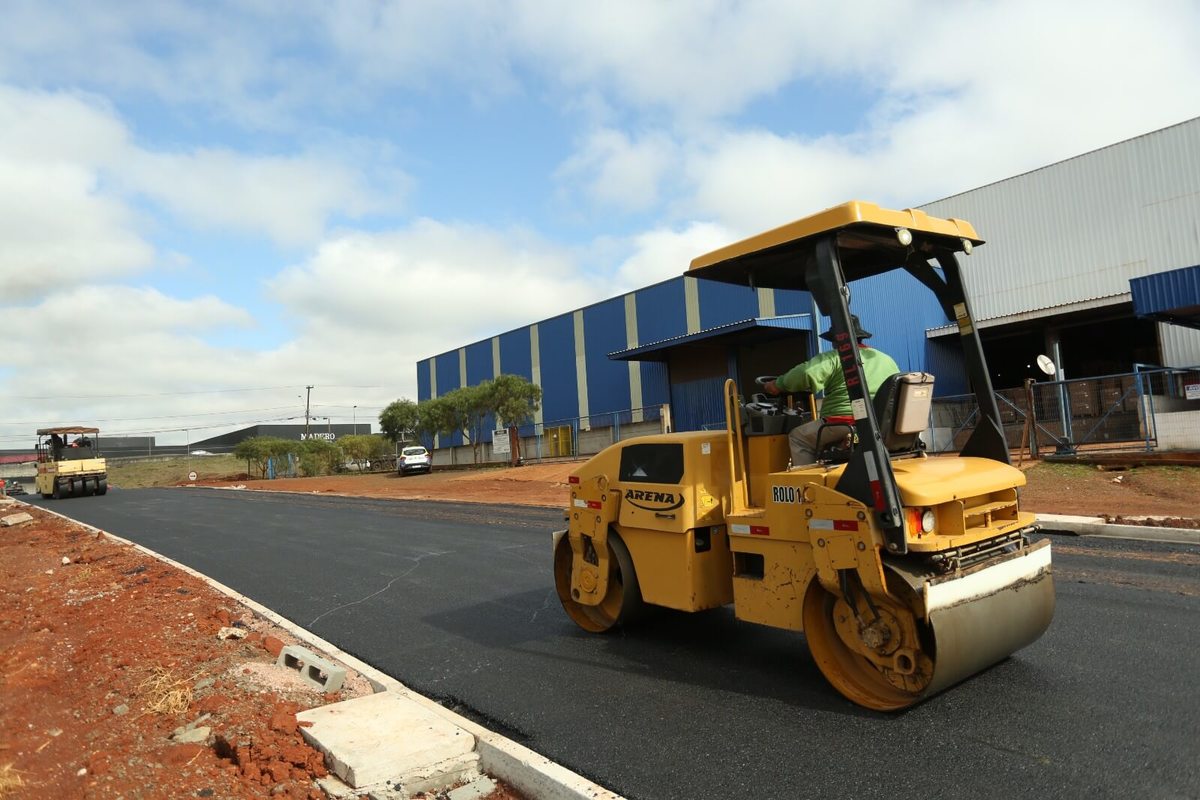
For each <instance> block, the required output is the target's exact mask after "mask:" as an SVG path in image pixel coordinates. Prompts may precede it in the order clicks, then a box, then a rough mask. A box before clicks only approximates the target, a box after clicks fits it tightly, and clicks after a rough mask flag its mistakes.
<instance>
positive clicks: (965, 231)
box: [687, 200, 983, 290]
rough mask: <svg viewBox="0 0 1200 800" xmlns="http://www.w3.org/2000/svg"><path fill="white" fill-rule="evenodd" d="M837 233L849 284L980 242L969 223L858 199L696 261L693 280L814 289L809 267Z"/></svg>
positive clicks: (693, 267) (962, 249) (773, 287)
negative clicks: (822, 244)
mask: <svg viewBox="0 0 1200 800" xmlns="http://www.w3.org/2000/svg"><path fill="white" fill-rule="evenodd" d="M831 235H836V236H837V244H838V251H839V253H838V255H839V258H840V261H841V267H842V272H843V274H844V276H845V280H847V281H853V280H858V279H859V278H866V277H870V276H871V275H878V274H880V273H882V272H888V271H890V270H893V269H903V268H904V267H905V264H906V262H908V261H909V260H910V259H911V258H912V256H913V255H914V254H922V255H924V257H925V259H926V260H927V259H930V258H935V257H936V256H937V254H938V253H956V252H966V253H970V252H971V249H972V248H973V247H974V246H975V245H979V244H983V239H981V238H979V235H978V234H977V233H976V232H975V228H974V227H972V225H971V223H969V222H966V221H965V220H961V219H940V218H938V217H931V216H929V215H928V214H926V213H925V212H924V211H918V210H917V209H913V208H909V209H905V210H904V211H893V210H891V209H887V208H880V207H879V206H877V205H876V204H874V203H865V202H863V201H861V200H853V201H850V202H848V203H843V204H841V205H839V206H834V207H833V208H827V209H825V210H824V211H821V212H819V213H817V214H813V215H812V216H808V217H804V218H803V219H799V220H796V221H795V222H790V223H788V224H787V225H782V226H780V227H778V228H775V229H773V230H769V231H767V232H765V233H760V234H758V235H756V236H751V237H750V238H748V239H743V240H742V241H740V242H735V243H734V244H731V245H727V246H725V247H722V248H721V249H719V250H714V251H713V252H711V253H708V254H706V255H703V256H700V257H698V258H696V259H694V260H693V261H692V264H691V267H690V268H689V269H688V272H687V274H688V275H691V276H692V277H696V278H706V279H708V280H715V281H721V282H723V283H736V284H742V285H745V286H755V287H763V288H772V289H802V290H804V289H811V288H813V287H811V286H810V285H809V283H810V282H809V280H808V279H807V278H806V270H805V265H806V264H808V263H810V262H811V260H812V258H813V257H815V254H816V248H817V244H818V242H820V241H822V240H824V239H827V238H828V237H829V236H831Z"/></svg>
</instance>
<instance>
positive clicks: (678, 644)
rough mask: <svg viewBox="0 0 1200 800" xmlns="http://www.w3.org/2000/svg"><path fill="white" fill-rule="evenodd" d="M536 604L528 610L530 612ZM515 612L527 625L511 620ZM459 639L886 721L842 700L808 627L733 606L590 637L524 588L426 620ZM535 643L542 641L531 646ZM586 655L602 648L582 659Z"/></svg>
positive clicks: (661, 612)
mask: <svg viewBox="0 0 1200 800" xmlns="http://www.w3.org/2000/svg"><path fill="white" fill-rule="evenodd" d="M531 608H532V609H538V610H537V611H536V612H534V613H533V614H532V615H531V614H529V612H528V609H531ZM515 609H521V611H520V612H519V613H520V614H521V615H523V616H524V617H525V618H526V619H527V620H528V621H529V624H527V625H522V624H520V623H517V624H514V617H515V616H516V614H517V613H518V612H515ZM423 620H424V621H425V622H428V623H429V624H431V625H433V626H435V627H437V628H439V629H441V630H443V631H446V632H447V633H450V634H452V635H454V636H461V637H462V638H464V639H468V640H470V641H472V642H474V643H476V644H479V645H483V646H485V647H489V648H496V649H501V650H511V651H515V652H520V653H523V654H525V655H526V656H532V657H535V658H538V659H552V660H554V661H557V662H560V663H565V664H569V665H571V666H572V670H573V671H576V672H577V673H578V676H579V680H590V679H589V678H587V677H585V676H586V674H587V672H588V671H589V670H595V669H600V670H605V671H608V672H610V673H612V674H613V675H614V676H616V678H615V681H616V682H618V683H619V682H620V681H621V680H624V679H625V678H626V677H627V676H629V675H631V674H635V675H645V676H647V677H649V678H651V679H654V680H666V681H670V682H672V683H677V684H682V685H686V686H692V687H698V688H706V689H711V690H714V691H719V692H722V693H729V692H732V693H735V694H740V695H745V696H747V697H755V698H763V699H771V700H775V701H778V702H781V703H785V704H787V705H791V706H796V707H799V708H807V709H811V710H815V711H822V712H828V713H834V714H842V715H845V716H851V717H858V718H865V719H876V720H887V719H894V718H896V716H897V715H895V714H881V713H877V712H874V711H868V710H866V709H863V708H859V707H858V706H856V705H854V704H853V703H851V702H850V701H848V700H845V699H844V698H842V696H841V695H839V694H838V693H837V692H836V691H835V690H834V689H833V688H832V687H831V686H830V685H829V684H828V683H827V682H826V681H825V678H824V676H822V675H821V673H820V671H819V670H818V669H817V666H816V664H815V662H814V661H813V659H812V656H811V655H810V654H809V652H808V648H807V646H806V644H805V641H804V636H803V635H802V634H796V633H790V632H787V631H780V630H775V629H772V628H766V627H762V626H758V625H753V624H750V623H745V622H738V621H737V619H736V618H735V617H734V615H733V611H732V609H725V608H722V609H714V610H711V611H702V612H699V613H687V612H682V611H672V610H669V609H660V608H650V609H648V610H647V611H646V613H645V614H644V616H642V618H640V619H638V620H637V621H635V622H634V623H632V624H630V625H627V626H625V627H623V628H621V629H618V630H616V631H612V632H610V633H606V634H590V633H586V632H585V631H583V630H580V629H579V628H578V627H576V625H575V624H574V623H573V622H571V621H570V620H569V619H568V618H567V616H566V614H565V613H564V612H563V610H562V607H561V606H560V605H559V601H558V598H557V596H556V595H555V594H554V590H553V589H551V590H549V592H548V593H547V592H545V591H541V590H538V591H531V592H521V593H519V594H513V595H509V596H506V597H502V598H496V599H493V600H492V601H489V602H486V603H478V604H475V605H470V606H465V607H461V608H456V609H453V610H451V611H446V612H441V613H437V614H431V615H427V616H425V617H423ZM535 642H536V643H538V647H537V648H536V649H535V648H532V647H530V645H532V644H533V643H535ZM581 652H592V653H598V654H599V657H597V658H585V657H581V656H579V655H578V654H579V653H581Z"/></svg>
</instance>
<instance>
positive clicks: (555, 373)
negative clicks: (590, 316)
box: [538, 314, 579, 421]
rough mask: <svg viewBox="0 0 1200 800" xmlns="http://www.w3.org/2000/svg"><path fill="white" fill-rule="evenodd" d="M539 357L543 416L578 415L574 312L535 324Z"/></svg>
mask: <svg viewBox="0 0 1200 800" xmlns="http://www.w3.org/2000/svg"><path fill="white" fill-rule="evenodd" d="M538 358H539V361H540V363H541V372H542V393H543V396H542V419H544V420H546V421H553V420H560V419H569V418H571V417H577V416H579V387H578V385H577V383H576V377H575V320H574V314H562V315H560V316H557V317H554V318H552V319H548V320H545V321H544V322H539V323H538Z"/></svg>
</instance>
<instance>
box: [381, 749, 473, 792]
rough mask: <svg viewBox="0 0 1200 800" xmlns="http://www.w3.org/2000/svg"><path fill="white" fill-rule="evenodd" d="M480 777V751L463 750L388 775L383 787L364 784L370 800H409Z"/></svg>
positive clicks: (471, 781) (470, 781)
mask: <svg viewBox="0 0 1200 800" xmlns="http://www.w3.org/2000/svg"><path fill="white" fill-rule="evenodd" d="M480 777H481V774H480V772H479V754H478V753H462V754H460V755H457V756H454V757H453V758H448V759H446V760H445V761H439V762H438V763H436V764H430V765H429V766H427V767H421V768H420V769H415V770H413V771H412V772H406V773H405V774H403V775H400V776H398V777H395V778H388V779H387V781H385V782H384V783H383V784H382V785H380V786H368V787H365V791H366V793H367V798H368V800H409V798H411V797H416V796H417V795H421V794H424V795H434V794H438V793H439V792H441V791H443V790H445V789H448V788H449V787H451V786H455V785H457V784H460V783H463V784H465V783H474V782H475V781H476V780H477V779H478V778H480ZM439 796H440V795H439Z"/></svg>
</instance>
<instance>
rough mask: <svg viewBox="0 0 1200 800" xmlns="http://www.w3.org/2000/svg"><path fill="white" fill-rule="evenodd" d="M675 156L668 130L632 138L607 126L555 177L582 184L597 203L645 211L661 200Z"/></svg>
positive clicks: (565, 163) (621, 208)
mask: <svg viewBox="0 0 1200 800" xmlns="http://www.w3.org/2000/svg"><path fill="white" fill-rule="evenodd" d="M674 159H675V152H674V145H673V143H672V141H671V139H670V137H668V136H666V135H665V134H662V133H652V134H649V135H647V136H644V137H641V138H640V139H637V140H632V139H630V137H629V136H627V135H626V134H625V133H624V132H622V131H619V130H613V129H611V128H604V129H599V130H595V131H593V132H592V133H591V134H590V135H589V136H588V137H587V139H586V141H585V142H584V143H583V146H582V147H581V148H580V149H579V150H578V151H577V152H576V153H575V154H574V155H573V156H571V157H570V158H568V159H567V160H566V161H565V162H563V164H562V165H561V166H560V167H559V168H558V170H557V171H556V173H555V177H556V178H557V179H558V180H559V182H560V185H563V186H574V185H576V184H582V186H581V191H582V192H583V193H584V194H585V195H587V196H588V197H589V198H590V200H591V201H592V202H594V203H595V204H597V205H600V206H605V207H610V208H614V209H617V210H619V211H644V210H646V209H649V208H651V207H652V206H654V205H655V204H656V203H657V202H658V199H659V184H660V182H661V181H662V180H663V177H664V175H665V174H666V173H667V171H668V170H669V168H670V167H671V165H672V163H673V162H674Z"/></svg>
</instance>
